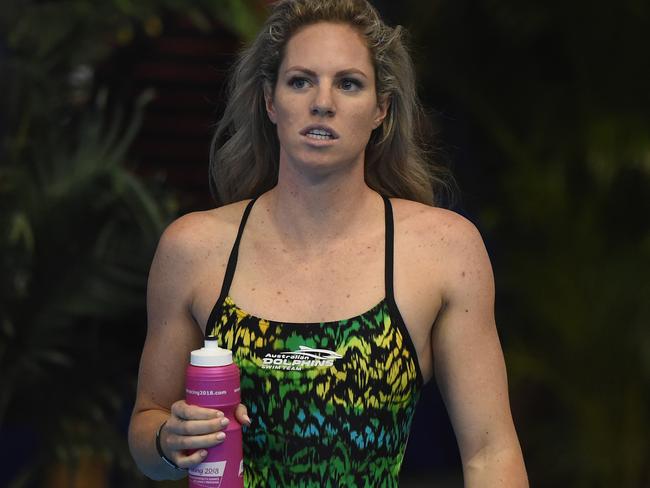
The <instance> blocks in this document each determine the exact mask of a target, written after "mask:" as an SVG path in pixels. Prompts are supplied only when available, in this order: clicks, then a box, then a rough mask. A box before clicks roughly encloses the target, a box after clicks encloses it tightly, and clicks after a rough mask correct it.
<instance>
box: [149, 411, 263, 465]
mask: <svg viewBox="0 0 650 488" xmlns="http://www.w3.org/2000/svg"><path fill="white" fill-rule="evenodd" d="M235 419H236V420H237V421H238V422H239V423H240V424H244V425H250V424H251V420H250V418H249V417H248V413H247V410H246V407H245V406H244V405H242V404H241V403H240V404H239V405H238V406H237V408H236V409H235ZM228 423H229V420H228V419H227V418H226V417H225V416H224V414H223V412H222V411H220V410H214V409H211V408H203V407H199V406H196V405H188V404H187V403H186V402H185V400H179V401H177V402H174V403H173V404H172V408H171V416H170V417H169V420H167V423H166V424H165V425H164V426H163V428H162V430H161V432H160V445H161V448H162V450H163V452H164V453H165V456H167V457H168V458H169V459H171V460H172V461H173V462H174V464H176V466H178V467H179V468H191V467H193V466H196V465H197V464H200V463H201V462H202V461H203V459H205V457H206V456H207V454H208V452H207V450H206V449H207V448H209V447H213V446H216V445H218V444H221V443H222V442H223V441H224V439H225V438H226V434H225V432H222V430H223V429H225V428H226V426H227V425H228Z"/></svg>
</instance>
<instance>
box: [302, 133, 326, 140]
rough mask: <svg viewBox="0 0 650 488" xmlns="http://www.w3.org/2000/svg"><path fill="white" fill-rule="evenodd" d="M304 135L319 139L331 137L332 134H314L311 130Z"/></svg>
mask: <svg viewBox="0 0 650 488" xmlns="http://www.w3.org/2000/svg"><path fill="white" fill-rule="evenodd" d="M306 135H307V137H309V138H310V139H320V140H325V139H332V136H330V135H327V136H323V135H321V134H314V133H313V132H308V133H307V134H306Z"/></svg>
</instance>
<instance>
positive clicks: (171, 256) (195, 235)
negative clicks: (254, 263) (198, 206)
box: [149, 201, 246, 287]
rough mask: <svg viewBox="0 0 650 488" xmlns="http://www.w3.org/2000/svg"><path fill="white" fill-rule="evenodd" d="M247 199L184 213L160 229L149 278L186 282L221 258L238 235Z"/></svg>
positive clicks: (161, 280)
mask: <svg viewBox="0 0 650 488" xmlns="http://www.w3.org/2000/svg"><path fill="white" fill-rule="evenodd" d="M245 205H246V202H245V201H244V202H237V203H233V204H230V205H226V206H223V207H219V208H216V209H212V210H205V211H200V212H191V213H188V214H185V215H183V216H181V217H179V218H177V219H176V220H174V221H173V222H172V223H171V224H169V225H168V226H167V228H166V229H165V230H164V231H163V233H162V235H161V237H160V241H159V242H158V247H157V249H156V254H155V256H154V259H153V263H152V265H151V271H150V280H149V281H150V283H151V281H152V280H157V281H159V282H165V281H169V282H170V284H172V283H173V284H174V286H175V287H176V286H187V285H188V284H189V283H191V282H194V281H195V280H196V277H197V275H198V273H200V272H201V271H202V270H203V269H205V268H206V266H208V265H210V264H211V263H213V262H214V261H215V260H216V261H224V260H226V259H227V256H228V254H229V252H230V249H231V247H232V244H233V242H234V240H235V237H236V235H237V229H238V227H239V222H240V219H241V215H242V213H243V211H244V207H245Z"/></svg>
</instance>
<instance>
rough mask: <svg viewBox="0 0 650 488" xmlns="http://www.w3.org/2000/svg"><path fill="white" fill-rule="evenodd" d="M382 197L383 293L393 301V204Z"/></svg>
mask: <svg viewBox="0 0 650 488" xmlns="http://www.w3.org/2000/svg"><path fill="white" fill-rule="evenodd" d="M382 198H383V199H384V209H385V212H386V230H385V235H386V244H385V246H384V259H385V264H384V279H385V284H384V288H385V293H386V299H387V300H388V301H389V302H393V301H394V296H393V240H394V234H395V230H394V225H393V206H392V205H391V203H390V200H389V199H388V197H386V196H384V195H382Z"/></svg>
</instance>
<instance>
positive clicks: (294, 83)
mask: <svg viewBox="0 0 650 488" xmlns="http://www.w3.org/2000/svg"><path fill="white" fill-rule="evenodd" d="M307 82H309V80H308V79H307V78H299V77H297V76H294V77H293V78H291V79H290V80H289V86H290V87H292V88H297V89H298V90H300V89H301V88H304V87H305V85H302V83H307Z"/></svg>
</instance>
